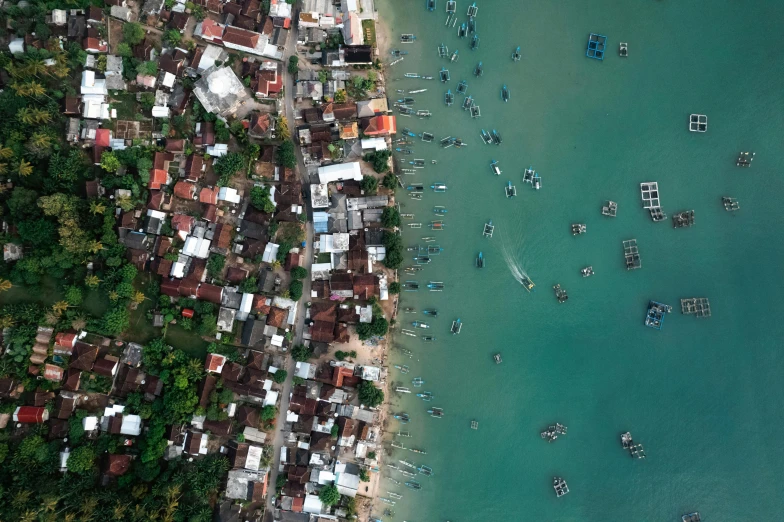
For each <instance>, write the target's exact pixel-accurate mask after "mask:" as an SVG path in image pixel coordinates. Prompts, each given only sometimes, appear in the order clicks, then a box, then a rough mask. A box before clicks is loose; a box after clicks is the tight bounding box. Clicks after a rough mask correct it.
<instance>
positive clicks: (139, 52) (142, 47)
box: [133, 37, 156, 62]
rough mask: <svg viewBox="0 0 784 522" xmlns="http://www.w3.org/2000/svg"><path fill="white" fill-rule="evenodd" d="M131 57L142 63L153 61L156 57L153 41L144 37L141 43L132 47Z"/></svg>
mask: <svg viewBox="0 0 784 522" xmlns="http://www.w3.org/2000/svg"><path fill="white" fill-rule="evenodd" d="M133 56H134V58H136V59H138V60H141V61H144V62H148V61H154V60H155V56H156V51H155V41H153V40H152V39H151V38H150V37H145V38H144V40H143V41H142V42H140V43H138V44H136V45H135V46H134V47H133Z"/></svg>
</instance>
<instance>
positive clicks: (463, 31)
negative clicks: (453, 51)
mask: <svg viewBox="0 0 784 522" xmlns="http://www.w3.org/2000/svg"><path fill="white" fill-rule="evenodd" d="M457 36H458V38H465V37H466V36H468V24H466V23H465V22H463V23H462V24H460V27H458V28H457Z"/></svg>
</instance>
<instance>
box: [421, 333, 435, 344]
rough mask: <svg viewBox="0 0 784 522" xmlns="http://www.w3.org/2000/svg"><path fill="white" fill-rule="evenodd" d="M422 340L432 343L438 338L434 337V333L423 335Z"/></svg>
mask: <svg viewBox="0 0 784 522" xmlns="http://www.w3.org/2000/svg"><path fill="white" fill-rule="evenodd" d="M422 340H423V341H425V342H426V343H432V342H434V341H435V340H436V338H435V337H433V336H432V335H423V336H422Z"/></svg>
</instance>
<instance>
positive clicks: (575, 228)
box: [572, 223, 588, 236]
mask: <svg viewBox="0 0 784 522" xmlns="http://www.w3.org/2000/svg"><path fill="white" fill-rule="evenodd" d="M587 231H588V226H587V225H586V224H585V223H572V235H573V236H579V235H581V234H585V233H586V232H587Z"/></svg>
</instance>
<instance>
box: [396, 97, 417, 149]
mask: <svg viewBox="0 0 784 522" xmlns="http://www.w3.org/2000/svg"><path fill="white" fill-rule="evenodd" d="M395 103H398V104H405V105H412V104H414V103H415V100H414V98H408V97H406V98H400V99H399V100H397V101H396V102H395ZM401 139H403V140H405V138H401Z"/></svg>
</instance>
